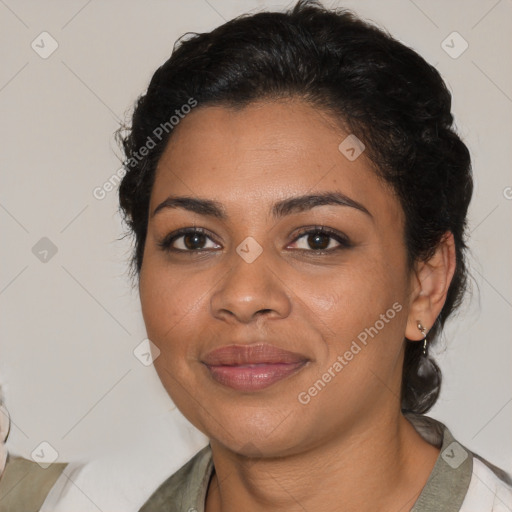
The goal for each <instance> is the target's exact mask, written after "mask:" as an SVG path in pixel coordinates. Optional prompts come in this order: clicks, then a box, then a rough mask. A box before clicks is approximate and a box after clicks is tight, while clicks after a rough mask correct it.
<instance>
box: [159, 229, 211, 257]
mask: <svg viewBox="0 0 512 512" xmlns="http://www.w3.org/2000/svg"><path fill="white" fill-rule="evenodd" d="M208 244H209V245H208ZM158 245H159V246H160V247H161V248H162V249H163V250H165V251H169V252H200V251H208V250H212V249H218V248H220V246H219V245H218V244H216V243H215V242H214V241H213V240H212V239H211V238H210V237H209V236H208V235H207V234H206V232H205V231H204V230H203V229H201V228H184V229H180V230H178V231H176V232H174V233H171V234H169V235H167V236H166V237H165V238H164V239H163V240H162V241H161V242H159V243H158Z"/></svg>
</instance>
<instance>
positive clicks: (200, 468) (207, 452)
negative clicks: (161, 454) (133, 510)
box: [139, 445, 213, 512]
mask: <svg viewBox="0 0 512 512" xmlns="http://www.w3.org/2000/svg"><path fill="white" fill-rule="evenodd" d="M212 472H213V462H212V452H211V448H210V445H207V446H205V447H204V448H203V449H202V450H200V451H199V452H198V453H196V454H195V455H194V456H193V457H192V458H191V459H190V460H189V461H188V462H186V463H185V464H184V465H183V466H182V467H181V468H180V469H178V471H176V472H175V473H174V474H172V475H171V476H170V477H169V478H168V479H167V480H165V481H164V482H163V483H162V484H161V485H160V486H159V487H158V489H157V490H156V491H155V492H154V493H153V494H152V495H151V496H150V498H149V499H148V500H147V501H146V503H145V504H144V505H143V507H142V508H141V509H140V511H139V512H157V511H161V510H162V507H163V506H166V507H168V508H167V509H166V510H168V512H174V511H175V510H176V511H178V510H180V511H182V510H189V509H197V510H202V508H200V507H202V506H204V499H205V497H206V491H207V488H208V482H209V479H210V476H211V474H212ZM178 505H179V508H173V507H175V506H176V507H178ZM169 506H170V508H169Z"/></svg>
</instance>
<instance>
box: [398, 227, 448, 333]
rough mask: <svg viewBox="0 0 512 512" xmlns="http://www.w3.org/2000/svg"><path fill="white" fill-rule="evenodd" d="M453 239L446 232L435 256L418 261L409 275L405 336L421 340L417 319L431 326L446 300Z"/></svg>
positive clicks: (428, 328) (426, 326) (427, 327)
mask: <svg viewBox="0 0 512 512" xmlns="http://www.w3.org/2000/svg"><path fill="white" fill-rule="evenodd" d="M455 264H456V256H455V240H454V239H453V234H452V233H451V232H450V231H447V232H446V233H445V234H444V235H443V237H442V239H441V241H440V242H439V244H438V246H437V248H436V251H435V253H434V255H433V256H432V257H431V258H430V259H429V260H428V261H424V262H418V263H417V264H416V267H415V269H414V272H413V273H412V276H411V296H410V302H409V314H408V317H407V326H406V329H405V337H406V338H407V339H408V340H411V341H420V340H422V339H423V334H422V333H421V331H420V330H419V329H418V322H420V323H421V324H422V325H423V326H424V327H425V328H426V330H427V332H428V331H429V330H430V329H431V328H432V326H433V325H434V322H435V321H436V319H437V317H438V316H439V313H441V310H442V309H443V306H444V303H445V302H446V295H447V293H448V289H449V287H450V283H451V282H452V278H453V274H454V272H455Z"/></svg>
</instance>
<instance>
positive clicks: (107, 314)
mask: <svg viewBox="0 0 512 512" xmlns="http://www.w3.org/2000/svg"><path fill="white" fill-rule="evenodd" d="M290 4H291V3H290V2H267V1H256V0H244V1H234V0H210V1H209V2H206V1H204V0H190V1H177V0H174V1H161V0H160V1H157V0H151V1H142V0H140V1H126V0H125V1H121V0H109V1H100V0H91V1H81V0H80V1H79V0H77V1H64V0H60V1H48V0H47V1H36V0H34V1H31V2H30V1H24V0H0V37H1V47H2V65H1V66H0V112H1V133H0V140H1V141H2V151H1V156H0V158H1V178H0V223H1V233H2V237H1V262H2V263H1V267H0V307H1V311H2V318H1V352H0V354H1V356H0V385H1V387H2V390H3V394H4V399H5V404H6V407H7V409H8V410H9V412H10V415H11V421H12V425H11V433H10V436H9V439H8V444H7V446H8V448H9V450H10V451H11V453H14V454H21V455H23V456H25V457H28V458H30V456H31V453H32V451H33V450H34V449H35V448H36V447H38V446H39V444H40V443H41V442H42V441H47V442H48V443H50V444H51V445H52V446H53V447H54V448H55V450H56V451H57V452H58V460H68V461H69V460H71V461H77V460H85V459H97V460H101V461H103V466H101V467H100V464H99V463H98V462H96V464H97V465H96V466H92V467H95V468H97V471H96V473H97V474H100V473H101V471H104V472H107V471H108V470H110V469H112V468H113V469H115V474H116V475H117V477H116V478H118V479H119V486H120V487H122V485H123V479H124V481H125V482H126V481H128V480H129V478H128V476H127V475H131V478H132V479H133V480H134V481H140V482H141V484H140V488H137V489H135V490H133V489H131V490H129V491H128V490H125V491H123V492H125V494H126V496H128V494H129V493H130V492H132V493H135V494H136V493H137V492H139V494H144V493H146V494H147V493H148V492H149V489H151V487H156V485H157V484H158V483H159V482H160V480H162V479H163V478H164V477H165V476H167V475H168V474H170V473H171V472H172V471H174V470H175V469H177V468H178V467H179V466H180V465H181V464H183V462H185V461H186V460H187V459H188V458H189V457H190V456H191V455H192V454H193V453H195V451H197V449H198V448H199V447H201V446H202V445H204V444H205V442H206V441H205V438H204V437H203V436H202V435H201V434H200V433H198V432H197V431H196V430H195V429H194V428H193V427H192V426H190V425H189V424H188V422H186V420H184V419H183V418H182V417H181V415H180V413H179V412H178V411H177V410H176V409H174V407H173V404H172V402H171V401H170V399H169V398H168V397H167V395H166V393H165V391H163V389H162V387H161V385H160V382H159V380H158V378H157V376H156V374H155V372H154V369H153V367H152V366H148V367H146V366H144V365H143V364H142V363H141V362H140V361H139V360H138V359H137V358H136V357H135V356H134V354H133V350H134V349H135V347H136V346H137V345H138V344H139V343H140V342H141V341H142V340H143V339H144V338H145V330H144V325H143V322H142V317H141V314H140V307H139V300H138V296H137V293H136V291H132V290H131V288H130V283H129V281H128V276H127V272H126V270H127V259H128V256H129V251H130V245H129V241H128V240H123V241H118V240H117V238H119V237H120V236H121V234H122V226H121V223H120V219H119V217H118V215H117V213H116V208H117V190H114V191H111V192H109V193H108V194H107V195H106V197H105V198H104V199H103V200H98V199H96V198H95V197H94V196H93V190H94V189H95V188H96V187H101V186H102V185H103V184H104V183H105V182H106V181H108V180H109V178H111V176H112V175H114V174H115V173H116V171H117V170H118V169H119V167H120V165H119V160H118V159H117V157H116V153H117V154H119V151H118V150H117V148H116V145H115V142H114V139H113V132H114V131H115V129H116V128H117V127H118V124H119V120H120V119H124V113H125V112H126V111H128V110H129V109H130V108H131V105H132V104H133V102H134V100H135V99H136V97H137V96H138V95H139V94H140V93H142V92H143V91H144V89H145V87H147V84H148V82H149V79H150V78H151V75H152V73H153V72H154V71H155V70H156V68H157V67H158V66H160V65H161V64H162V63H163V62H164V61H165V60H166V59H167V58H168V56H169V55H170V52H171V49H172V45H173V43H174V41H175V40H176V39H177V37H179V36H180V35H181V34H183V33H184V32H187V31H197V32H202V31H208V30H211V29H212V28H214V27H215V26H217V25H219V24H221V23H223V22H224V20H228V19H230V18H232V17H234V16H235V15H238V14H241V13H243V12H247V11H250V10H259V9H261V8H263V7H267V8H279V7H282V6H288V5H290ZM325 5H327V6H332V5H340V6H341V5H343V6H346V7H349V8H354V9H355V10H356V12H357V13H359V14H360V15H362V16H363V17H367V18H369V19H371V20H373V21H375V22H377V23H378V24H380V25H382V26H384V27H385V28H387V29H388V30H389V32H391V33H392V34H393V35H394V36H395V37H397V38H398V39H400V40H401V41H402V42H404V43H405V44H407V45H409V46H411V47H413V48H414V49H415V50H417V51H418V52H419V53H420V54H421V55H422V56H423V57H424V58H425V59H426V60H427V61H429V62H430V63H432V64H434V65H435V66H436V67H437V68H438V69H439V70H440V72H441V74H442V76H443V77H444V79H445V80H446V82H447V83H448V85H449V88H450V89H451V91H452V92H453V96H454V98H453V111H454V113H455V116H456V122H457V126H458V129H459V131H460V133H461V135H462V136H463V138H464V139H465V141H466V143H467V144H468V146H469V148H470V151H471V153H472V158H473V166H474V174H475V185H476V188H475V195H474V200H473V203H472V206H471V210H470V229H471V241H470V246H471V251H472V255H471V269H472V270H471V271H472V273H473V276H474V277H475V282H476V283H477V284H478V286H476V285H475V286H473V288H474V291H473V296H472V298H471V300H468V301H467V302H466V305H465V307H464V310H463V311H462V312H461V314H460V315H459V316H458V317H457V318H456V319H455V320H454V321H452V322H451V323H450V325H449V327H448V329H447V331H446V334H445V337H444V342H443V343H442V344H441V347H440V349H439V350H438V352H439V357H438V360H439V362H440V364H441V367H442V370H443V375H444V385H443V390H442V394H441V398H440V400H439V402H438V404H437V405H436V406H435V408H434V409H433V410H432V411H431V412H430V413H429V414H430V415H431V416H433V417H435V418H438V419H440V420H441V421H443V422H445V423H446V424H447V425H448V427H449V428H450V429H451V430H452V432H453V433H454V435H455V436H456V437H457V438H458V439H459V441H460V442H462V443H463V444H465V445H467V446H468V447H469V448H471V449H473V450H474V451H476V452H477V453H480V454H481V455H483V456H484V457H486V458H488V459H490V460H491V461H492V462H494V463H495V464H497V465H499V466H502V467H503V468H504V469H506V470H509V471H511V470H512V442H511V436H510V433H511V432H512V403H511V402H512V386H511V371H510V366H511V361H512V357H511V356H512V344H511V336H510V332H511V322H510V318H511V308H512V279H511V277H512V276H511V274H512V271H511V270H512V267H511V265H510V261H511V260H512V254H511V253H512V251H511V248H512V247H511V238H510V213H511V208H512V200H511V198H512V188H511V187H512V176H511V172H510V168H511V162H512V155H511V152H512V150H511V146H512V145H511V142H510V141H511V140H512V124H511V117H512V116H511V113H512V70H511V62H512V59H511V53H512V52H511V49H512V35H511V34H512V30H511V29H512V23H511V20H512V1H511V0H500V1H496V0H478V1H476V0H472V1H468V0H464V1H463V0H458V1H451V2H446V1H441V0H436V1H425V0H416V1H415V2H413V1H408V0H394V1H376V0H371V1H370V0H360V1H344V2H325ZM43 31H47V32H49V33H50V34H51V36H52V37H53V38H54V39H55V40H56V41H57V43H58V45H59V46H58V48H57V50H56V51H55V52H54V53H53V54H52V55H51V56H49V57H48V58H47V59H43V58H41V57H40V56H39V54H38V53H36V51H34V50H33V49H32V47H31V43H32V41H34V40H35V41H36V43H37V42H38V41H40V37H39V35H40V34H41V32H43ZM453 31H457V32H458V33H459V34H460V35H461V36H462V37H463V38H464V39H465V40H466V41H467V42H468V43H469V47H468V49H467V50H466V51H465V52H464V53H463V54H462V55H460V56H459V57H458V58H452V57H451V56H449V55H448V54H447V53H446V51H445V50H444V49H443V47H442V42H443V41H444V40H445V39H446V38H447V36H449V35H450V34H451V33H452V32H453ZM448 41H450V39H448ZM445 44H446V43H445ZM449 44H451V43H449ZM460 44H461V41H460V40H457V39H456V40H455V42H454V43H453V44H452V46H455V50H457V48H458V49H460V48H461V46H460ZM39 45H40V46H41V43H40V42H39ZM45 47H46V48H48V47H49V46H48V40H46V44H45ZM43 237H47V238H48V239H50V240H51V242H52V243H53V244H54V245H55V246H56V247H57V249H58V252H57V253H56V254H55V255H54V256H53V257H51V258H49V260H48V261H47V262H42V261H40V259H38V258H37V257H36V255H35V254H34V253H33V250H32V249H33V247H34V246H35V245H36V244H37V243H38V242H39V241H40V239H41V238H43ZM141 467H144V468H148V467H151V468H152V472H149V473H148V474H147V475H146V476H143V475H142V476H141V475H140V473H141V469H140V468H141ZM105 468H107V469H105ZM145 471H146V469H144V471H143V472H145ZM112 478H113V477H112ZM93 481H94V471H92V472H91V475H90V479H89V484H88V485H89V486H90V490H88V491H87V492H88V493H89V496H91V500H92V501H93V498H92V497H93V495H94V492H96V491H95V490H94V489H93V487H94V485H93V483H92V482H93ZM82 485H85V484H82ZM135 487H137V486H136V485H135ZM112 492H114V491H112ZM91 500H90V501H91ZM112 500H114V501H112V503H115V498H112ZM98 503H99V502H98ZM103 503H107V501H104V502H103ZM97 508H98V507H97ZM97 508H94V507H93V508H92V509H93V510H97ZM111 510H113V509H111Z"/></svg>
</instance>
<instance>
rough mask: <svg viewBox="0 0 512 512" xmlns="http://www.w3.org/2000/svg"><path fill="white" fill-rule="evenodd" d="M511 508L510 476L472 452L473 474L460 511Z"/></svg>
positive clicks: (491, 511) (492, 511)
mask: <svg viewBox="0 0 512 512" xmlns="http://www.w3.org/2000/svg"><path fill="white" fill-rule="evenodd" d="M511 509H512V481H511V479H510V476H509V475H508V474H507V473H505V472H504V471H503V470H500V469H499V468H496V467H495V466H493V465H492V464H490V463H489V462H488V461H486V460H485V459H482V458H481V457H480V456H478V455H476V454H473V474H472V476H471V481H470V483H469V488H468V491H467V493H466V497H465V498H464V502H463V503H462V507H461V509H460V512H473V511H474V510H478V511H479V512H507V511H510V510H511Z"/></svg>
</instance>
